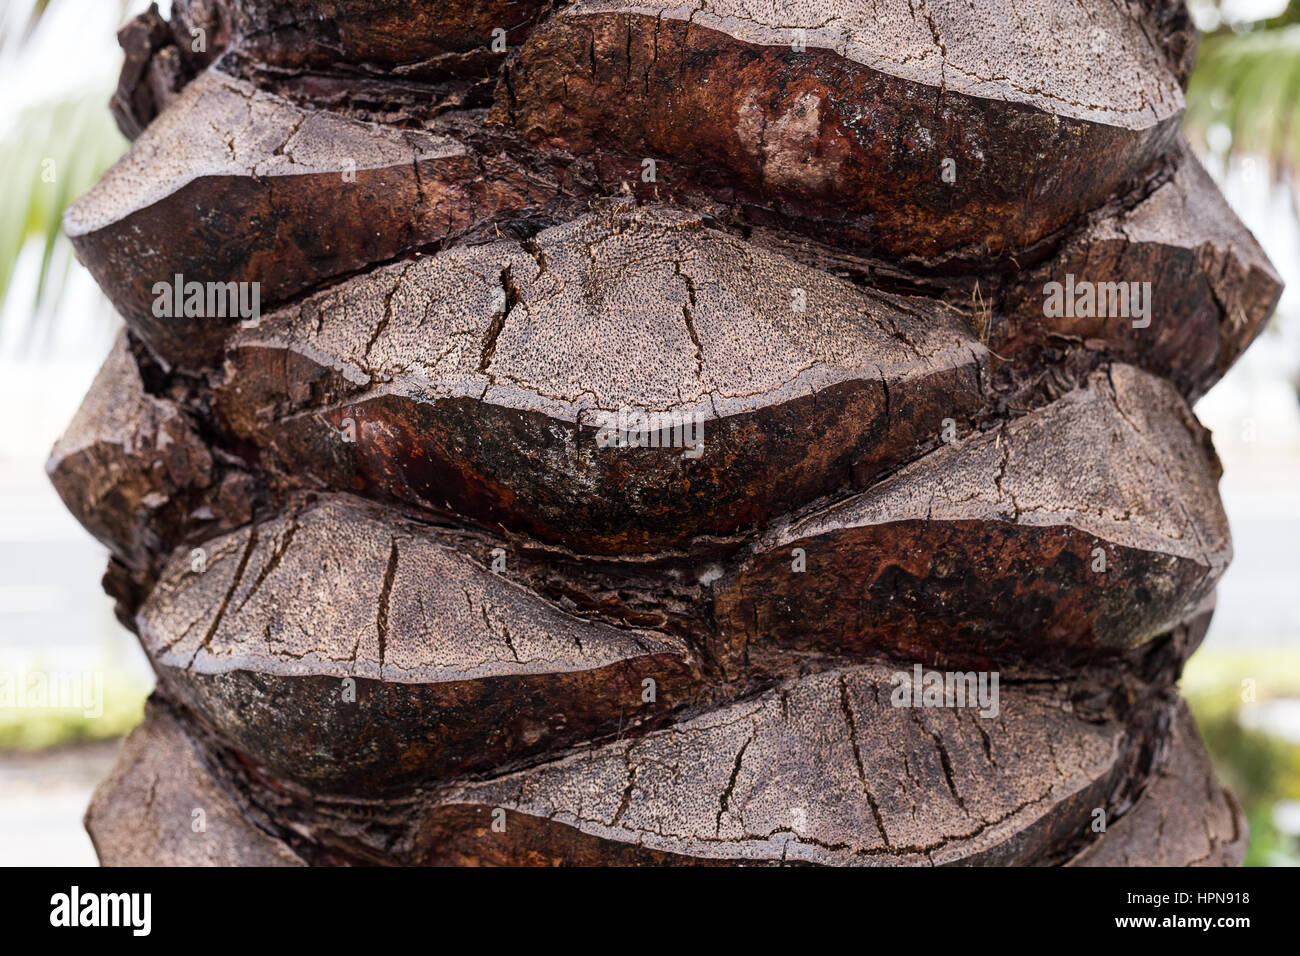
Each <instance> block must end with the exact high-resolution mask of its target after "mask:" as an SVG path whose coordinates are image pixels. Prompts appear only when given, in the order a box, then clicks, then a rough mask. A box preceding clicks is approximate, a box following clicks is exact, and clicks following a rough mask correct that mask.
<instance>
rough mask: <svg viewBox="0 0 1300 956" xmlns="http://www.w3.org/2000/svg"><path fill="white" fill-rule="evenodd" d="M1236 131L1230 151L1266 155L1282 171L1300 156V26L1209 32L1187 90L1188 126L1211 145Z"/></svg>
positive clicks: (1195, 136)
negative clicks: (1219, 129)
mask: <svg viewBox="0 0 1300 956" xmlns="http://www.w3.org/2000/svg"><path fill="white" fill-rule="evenodd" d="M1218 125H1222V126H1223V127H1225V128H1226V129H1227V130H1228V132H1229V133H1231V137H1232V138H1231V142H1230V144H1229V146H1228V150H1227V151H1228V152H1248V153H1252V154H1256V155H1259V156H1262V157H1264V158H1265V159H1267V160H1268V161H1269V163H1270V165H1271V166H1272V167H1273V168H1274V169H1275V170H1277V171H1278V172H1282V173H1291V172H1293V171H1294V169H1295V166H1296V163H1297V160H1300V24H1296V25H1290V26H1282V27H1279V28H1275V29H1263V30H1255V31H1250V32H1243V33H1232V32H1223V33H1215V34H1212V35H1210V36H1207V37H1206V38H1205V39H1204V40H1203V42H1202V44H1201V51H1200V55H1199V57H1198V59H1197V64H1196V69H1195V70H1194V71H1193V72H1192V78H1191V83H1190V84H1189V86H1188V90H1187V120H1186V129H1187V132H1188V135H1190V136H1191V137H1192V138H1193V140H1195V141H1198V142H1199V143H1200V144H1202V145H1207V135H1209V134H1210V131H1211V130H1212V129H1213V128H1214V127H1216V126H1218Z"/></svg>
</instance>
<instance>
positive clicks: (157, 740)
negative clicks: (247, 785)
mask: <svg viewBox="0 0 1300 956" xmlns="http://www.w3.org/2000/svg"><path fill="white" fill-rule="evenodd" d="M196 811H201V812H202V822H203V828H202V829H199V828H196V827H195V823H196V821H197V820H198V817H196V815H195V814H196ZM86 830H87V831H88V832H89V833H90V839H91V842H92V843H94V845H95V852H96V853H97V854H98V855H99V862H100V864H101V865H102V866H303V865H305V864H304V862H303V860H302V859H301V858H300V857H299V856H298V855H297V854H296V853H294V852H293V850H291V849H290V848H289V847H288V846H287V845H286V844H284V843H283V842H282V841H280V840H278V839H276V838H275V837H273V836H271V835H270V834H267V833H264V832H263V831H261V830H259V829H258V828H257V827H256V826H254V825H253V824H252V823H251V822H250V821H249V820H248V818H247V817H246V816H245V815H244V811H243V808H242V807H241V806H240V805H239V804H238V803H237V802H236V801H235V800H234V799H233V798H231V797H230V795H229V794H227V793H226V792H225V790H223V789H222V788H221V787H220V785H219V784H218V783H217V782H216V780H214V779H213V777H212V776H211V774H210V773H209V772H208V770H207V768H206V767H205V766H204V765H203V763H202V761H201V760H200V758H199V755H198V752H197V751H196V749H195V744H194V742H193V741H192V740H191V739H190V737H189V736H188V734H187V733H186V732H185V730H184V729H183V728H182V727H181V725H180V723H179V722H178V721H177V719H176V718H175V716H173V714H172V712H171V710H170V708H169V707H168V706H167V705H166V704H165V703H164V702H162V701H161V700H159V699H158V698H157V697H156V696H155V697H152V698H150V700H149V702H148V703H147V704H146V705H145V714H144V722H143V723H141V724H140V725H139V726H138V727H136V728H135V730H133V731H131V734H130V736H128V737H127V738H126V742H125V743H124V744H123V745H122V753H121V756H119V757H118V760H117V766H116V767H114V769H113V772H112V774H111V775H110V776H109V777H108V779H106V780H105V781H104V782H103V783H101V784H100V785H99V786H98V787H97V788H96V789H95V795H94V797H93V798H92V799H91V801H90V809H88V810H87V811H86Z"/></svg>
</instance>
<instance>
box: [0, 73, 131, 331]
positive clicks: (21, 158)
mask: <svg viewBox="0 0 1300 956" xmlns="http://www.w3.org/2000/svg"><path fill="white" fill-rule="evenodd" d="M107 98H108V97H107V94H105V93H103V92H96V93H93V94H90V95H87V96H83V97H81V98H80V99H74V100H68V101H65V102H58V103H52V104H49V105H46V106H41V107H37V108H33V109H30V110H28V111H26V112H25V113H24V114H22V116H20V117H19V119H18V121H17V122H16V123H15V124H14V127H13V129H12V130H11V132H10V133H9V134H8V135H6V137H5V141H4V145H3V146H2V147H0V169H4V170H5V172H6V174H7V176H8V180H9V188H7V189H5V190H4V191H3V192H0V302H3V301H4V300H5V297H6V296H7V294H8V291H9V283H10V281H11V280H12V278H13V271H14V266H15V264H16V263H17V260H18V256H19V254H20V253H21V252H22V251H23V249H24V248H25V246H26V245H27V243H28V242H29V241H32V240H35V241H38V242H40V243H41V275H40V281H39V282H38V284H37V299H36V302H34V303H33V311H35V308H38V307H39V306H40V305H41V304H42V303H43V302H44V301H45V299H46V298H47V297H50V296H53V297H54V298H55V299H57V297H58V295H59V294H60V292H61V289H62V284H61V282H56V281H52V279H53V278H54V277H52V276H51V275H50V274H49V270H50V263H51V261H52V257H53V254H54V249H55V245H56V243H58V242H60V241H63V240H61V231H60V230H61V223H62V218H63V210H64V209H66V208H67V206H68V205H69V204H70V203H71V202H72V201H73V200H74V199H75V198H76V197H77V196H79V195H80V194H81V193H82V192H84V191H85V190H86V189H87V188H89V187H90V185H91V183H93V182H94V181H95V180H96V179H98V178H99V176H100V174H101V173H102V172H103V171H104V170H105V169H107V168H108V167H109V166H110V165H111V164H112V163H113V161H114V160H116V159H117V157H118V156H120V155H121V154H122V152H123V150H124V149H125V148H126V140H125V139H124V138H123V137H122V135H121V134H120V133H119V132H118V130H117V127H116V126H115V125H114V123H113V120H112V117H111V116H110V115H109V112H108V109H107V106H106V101H107Z"/></svg>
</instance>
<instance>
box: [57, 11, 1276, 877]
mask: <svg viewBox="0 0 1300 956" xmlns="http://www.w3.org/2000/svg"><path fill="white" fill-rule="evenodd" d="M821 6H824V7H825V9H824V10H822V9H814V8H817V7H818V4H811V5H808V4H805V5H804V7H803V8H800V10H799V11H798V12H795V13H790V14H788V15H786V16H785V17H783V20H790V21H792V22H781V23H772V22H768V21H767V20H765V19H763V18H762V17H761V16H759V15H758V14H755V13H753V12H752V9H751V8H752V5H748V4H745V3H742V2H741V0H721V2H710V3H708V4H704V3H700V2H695V0H686V2H683V3H681V4H679V5H678V6H676V7H667V8H663V9H662V10H660V9H659V8H658V7H655V8H654V9H653V10H652V9H651V8H647V7H643V6H639V5H637V4H632V3H619V2H613V0H609V2H606V0H578V2H575V3H556V2H543V0H497V2H491V3H452V4H446V3H437V4H435V3H432V2H425V0H387V2H382V0H342V2H339V0H334V2H331V3H328V4H326V3H324V2H323V0H295V2H293V3H268V2H264V0H181V2H178V3H177V4H176V5H175V8H174V10H173V13H172V19H171V21H170V23H168V22H166V21H164V20H162V18H161V17H160V16H159V15H158V14H157V13H156V11H151V12H150V13H147V14H145V15H144V16H143V17H142V18H140V19H139V20H137V21H136V22H135V23H133V24H131V25H128V26H127V27H126V28H124V30H123V32H122V41H123V45H124V46H125V47H126V49H127V65H126V68H125V70H124V73H123V80H122V85H121V87H120V88H119V90H118V93H117V96H116V98H115V101H114V109H115V113H116V115H117V116H118V119H119V122H120V124H121V125H122V128H123V130H124V132H126V133H127V134H128V135H132V136H133V137H135V142H134V145H133V147H132V149H131V151H130V153H129V154H128V155H127V156H126V157H125V158H124V159H123V160H122V161H121V162H120V163H119V164H118V165H117V166H115V167H114V168H113V169H111V170H109V172H108V173H106V174H105V176H104V177H103V178H102V179H101V180H100V181H99V183H98V184H96V185H95V186H94V187H93V188H92V189H91V190H90V191H89V192H88V193H87V194H86V195H85V196H84V197H83V198H82V199H81V200H80V201H79V202H78V203H77V204H76V205H74V206H73V207H72V208H71V209H70V210H69V213H68V215H67V217H66V220H65V228H66V231H67V233H68V235H69V236H70V237H71V238H72V240H73V242H74V244H75V246H76V248H77V250H78V253H79V255H80V257H81V259H82V261H83V262H84V263H85V265H86V266H87V268H88V269H90V271H91V272H92V274H93V275H94V276H95V277H96V279H97V280H98V281H99V283H100V284H101V286H102V287H103V288H104V290H105V291H106V292H107V293H108V295H109V296H110V297H111V298H112V300H113V302H114V304H115V305H116V307H117V308H118V309H119V311H120V312H121V313H122V315H123V316H124V318H125V319H126V323H127V329H128V330H127V333H126V334H124V336H123V338H122V339H121V341H120V342H119V343H118V345H117V347H116V349H115V350H114V352H113V354H112V355H111V356H110V358H109V360H108V362H107V363H106V365H105V367H104V369H103V371H102V373H101V375H100V377H99V379H98V380H97V381H96V383H95V385H94V386H93V388H92V391H91V394H90V395H89V396H88V397H87V400H86V404H85V405H84V406H83V408H82V410H81V412H80V413H79V414H78V416H77V419H76V421H75V422H74V423H73V425H72V427H71V428H70V430H69V432H68V434H67V435H66V436H65V437H64V438H63V439H62V440H61V441H60V443H59V445H58V446H57V447H56V448H55V450H54V454H53V457H52V460H51V463H50V473H51V476H52V479H53V481H54V483H55V485H56V487H57V488H58V489H59V492H60V494H61V495H62V496H63V498H64V500H65V501H66V502H67V504H68V506H69V508H70V509H71V510H72V511H73V512H74V513H75V514H76V515H77V517H78V518H79V519H80V520H81V521H82V522H83V523H84V524H85V525H86V526H87V527H88V528H89V529H90V530H91V531H92V532H94V533H95V534H96V536H97V537H99V538H100V540H102V541H104V542H105V543H106V544H107V545H108V546H109V547H110V548H111V549H112V551H113V555H114V556H113V559H112V562H111V565H110V568H109V572H108V574H107V575H106V578H105V584H106V587H107V588H108V590H109V591H110V593H112V594H113V595H114V597H115V598H116V599H117V601H118V610H119V614H120V616H121V617H122V619H123V620H124V621H126V622H127V623H128V624H129V626H131V627H132V628H133V629H135V631H136V633H137V634H138V635H139V637H140V640H141V642H142V643H143V645H144V647H145V650H146V651H147V653H148V654H149V657H150V659H151V661H152V662H153V665H154V667H155V670H156V671H157V674H158V690H157V693H156V694H155V696H154V699H153V700H152V701H151V703H150V705H149V708H148V711H147V714H146V719H145V722H144V723H143V724H142V725H141V726H140V728H138V729H137V730H136V731H135V733H134V734H133V735H132V737H131V739H130V741H129V742H128V744H127V746H126V749H125V751H124V753H123V756H122V758H121V761H120V763H119V765H118V767H117V769H116V771H115V772H114V774H113V776H112V777H111V778H110V779H109V780H107V781H105V783H104V784H103V785H102V786H101V788H100V789H99V791H98V792H97V794H96V796H95V799H94V802H93V803H92V806H91V808H90V811H89V813H88V815H87V825H88V827H89V829H90V832H91V834H92V836H93V838H94V841H95V845H96V848H97V850H98V852H99V854H100V857H101V860H103V861H104V862H105V863H109V864H133V863H148V864H194V863H201V862H219V863H228V864H276V865H278V864H291V865H296V864H308V865H324V864H348V863H383V864H405V865H420V864H442V863H466V864H478V863H498V864H507V865H519V864H556V863H568V864H575V863H576V864H656V865H681V864H729V863H765V864H784V863H813V864H823V865H850V864H898V865H913V864H916V865H930V864H935V863H964V864H973V865H1012V864H1016V865H1018V864H1035V865H1037V864H1071V865H1108V864H1115V863H1122V864H1149V863H1158V864H1163V865H1188V864H1192V863H1201V864H1204V863H1213V864H1221V865H1224V864H1226V865H1231V864H1235V863H1237V862H1239V861H1240V859H1241V857H1242V854H1243V853H1244V848H1245V839H1246V833H1245V825H1244V820H1243V818H1242V815H1241V812H1240V809H1239V808H1238V807H1237V805H1236V803H1235V801H1234V800H1233V798H1232V797H1231V795H1230V794H1228V793H1227V792H1226V791H1224V790H1223V789H1222V788H1221V787H1220V786H1219V784H1218V783H1217V781H1215V779H1214V775H1213V771H1212V770H1211V769H1210V767H1209V765H1208V762H1207V760H1206V757H1205V753H1204V751H1203V749H1202V748H1201V745H1200V742H1199V738H1198V735H1197V732H1196V728H1195V726H1194V724H1193V723H1192V720H1191V717H1190V715H1189V714H1188V713H1187V711H1186V708H1185V707H1184V706H1183V705H1182V704H1181V702H1180V701H1179V699H1178V696H1177V692H1176V689H1175V683H1176V681H1177V679H1178V676H1179V674H1180V672H1181V668H1182V665H1183V663H1184V661H1185V660H1186V659H1187V657H1188V656H1189V655H1190V654H1191V652H1192V651H1193V650H1194V649H1195V648H1196V646H1197V645H1198V644H1199V642H1200V640H1201V639H1202V638H1203V636H1204V634H1205V630H1206V628H1207V626H1208V623H1209V620H1210V616H1211V614H1212V611H1213V606H1214V590H1215V584H1216V582H1217V580H1218V578H1219V577H1220V576H1221V575H1222V573H1223V571H1224V569H1225V567H1226V566H1227V563H1228V561H1229V560H1230V557H1231V543H1230V538H1229V534H1228V529H1227V522H1226V518H1225V516H1224V514H1223V509H1222V506H1221V504H1220V502H1219V498H1218V492H1217V482H1218V478H1219V470H1220V469H1219V465H1218V460H1217V458H1216V457H1215V454H1214V451H1213V447H1212V445H1211V443H1210V440H1209V436H1208V434H1207V433H1206V431H1205V430H1204V429H1203V428H1202V427H1201V426H1200V425H1199V423H1198V422H1197V421H1196V419H1195V417H1194V415H1193V414H1192V412H1191V410H1190V407H1189V402H1191V401H1192V400H1194V399H1195V398H1196V397H1198V396H1199V395H1201V394H1203V393H1204V391H1205V390H1206V389H1208V388H1209V387H1210V385H1212V384H1213V383H1214V382H1215V381H1216V380H1217V379H1218V378H1219V377H1220V376H1221V375H1222V374H1223V373H1224V371H1225V370H1226V369H1227V368H1228V367H1229V366H1230V365H1231V363H1232V362H1233V361H1234V360H1235V359H1236V358H1237V356H1238V355H1239V354H1240V353H1241V351H1242V350H1243V349H1244V348H1245V347H1246V346H1247V345H1249V343H1250V342H1251V341H1252V339H1253V338H1254V337H1255V335H1256V334H1257V333H1258V332H1259V330H1260V328H1261V326H1262V324H1263V323H1264V321H1265V319H1266V318H1267V317H1268V315H1269V314H1270V312H1271V311H1272V309H1273V307H1274V305H1275V304H1276V302H1277V298H1278V296H1279V294H1280V282H1279V280H1278V278H1277V276H1276V274H1275V272H1274V271H1273V269H1272V267H1271V266H1270V264H1269V263H1268V261H1267V259H1266V258H1265V256H1264V254H1263V252H1262V251H1261V250H1260V248H1259V246H1258V245H1257V244H1256V243H1255V241H1254V239H1253V238H1252V237H1251V236H1250V234H1249V233H1248V232H1247V231H1246V229H1245V228H1244V227H1243V226H1242V225H1241V224H1240V223H1239V222H1238V221H1237V219H1236V218H1235V217H1234V215H1233V214H1232V212H1231V211H1230V210H1229V209H1228V207H1227V206H1226V204H1225V203H1224V202H1223V201H1222V199H1221V197H1220V196H1219V195H1218V192H1217V190H1216V189H1215V187H1214V185H1213V183H1212V182H1211V181H1210V180H1209V178H1208V177H1207V176H1206V174H1205V173H1204V171H1203V170H1202V169H1201V168H1200V167H1199V165H1198V164H1197V160H1196V159H1195V157H1194V156H1192V154H1191V153H1190V151H1189V150H1188V149H1187V148H1186V145H1185V143H1184V142H1183V141H1182V140H1181V137H1180V134H1179V123H1180V119H1181V116H1182V111H1183V94H1182V87H1183V85H1185V83H1186V80H1187V76H1188V72H1189V68H1190V62H1191V57H1192V54H1193V51H1194V49H1195V34H1194V32H1193V31H1192V28H1191V26H1190V21H1189V20H1188V18H1187V16H1186V12H1185V9H1184V8H1183V6H1182V4H1181V3H1173V2H1151V3H1147V4H1139V3H1126V4H1118V5H1117V4H1114V3H1109V2H1107V3H1096V4H1083V5H1080V4H1077V3H1064V2H1057V0H1047V2H1046V3H1044V4H1040V5H1039V8H1036V12H1035V15H1034V18H1033V19H1032V20H1029V19H1022V18H1021V17H1020V16H1019V14H1018V13H1017V11H1016V9H1015V5H1014V4H1012V3H1010V2H1007V3H1002V2H994V3H989V4H984V5H983V6H982V8H981V12H980V15H979V18H973V17H972V15H971V13H970V10H969V9H968V6H967V5H966V4H958V3H949V2H946V0H930V2H927V3H920V2H917V3H915V4H913V3H907V2H901V0H900V2H892V0H891V2H885V3H880V4H874V5H844V4H833V3H829V2H827V3H824V4H822V5H821ZM326 7H328V8H329V10H330V11H332V15H331V16H328V17H323V16H322V11H324V10H325V8H326ZM200 41H201V42H200ZM199 46H201V47H202V49H198V47H199ZM146 797H147V799H146ZM196 808H197V809H196ZM1152 821H1156V822H1152ZM200 823H201V825H200ZM1157 834H1158V835H1157Z"/></svg>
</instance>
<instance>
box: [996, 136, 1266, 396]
mask: <svg viewBox="0 0 1300 956" xmlns="http://www.w3.org/2000/svg"><path fill="white" fill-rule="evenodd" d="M1067 276H1070V277H1073V278H1072V279H1071V280H1070V282H1071V285H1070V286H1069V288H1070V289H1074V290H1077V291H1076V292H1075V293H1074V294H1073V295H1071V294H1070V293H1068V292H1067V291H1066V288H1067V287H1066V283H1067ZM1052 282H1055V283H1058V284H1059V285H1060V301H1059V302H1057V303H1056V306H1057V308H1056V309H1055V311H1056V312H1057V313H1058V314H1056V315H1053V316H1051V317H1049V316H1048V315H1047V314H1046V309H1047V305H1048V301H1049V295H1048V294H1047V292H1048V289H1047V285H1048V283H1052ZM1142 283H1148V284H1149V285H1146V286H1145V287H1144V286H1143V285H1141V284H1142ZM1135 291H1136V292H1137V293H1138V295H1139V296H1140V298H1141V301H1142V302H1144V303H1145V304H1146V307H1147V309H1148V313H1147V314H1146V315H1145V316H1139V315H1138V314H1137V312H1136V311H1135V308H1134V305H1135V302H1136V300H1134V299H1133V298H1132V293H1133V292H1135ZM1281 294H1282V280H1281V279H1280V278H1279V277H1278V274H1277V272H1276V271H1275V270H1274V269H1273V266H1272V264H1271V263H1270V262H1269V261H1268V257H1267V256H1266V255H1265V254H1264V250H1263V249H1261V248H1260V246H1259V243H1258V242H1256V241H1255V237H1254V236H1252V235H1251V234H1250V231H1249V230H1248V229H1246V227H1245V226H1244V225H1243V224H1242V223H1241V221H1240V220H1239V219H1238V218H1237V215H1236V213H1234V212H1233V211H1232V209H1231V208H1230V207H1229V206H1228V204H1227V202H1226V201H1225V200H1224V198H1223V196H1222V194H1221V193H1220V192H1219V190H1218V187H1217V186H1215V185H1214V181H1213V180H1211V179H1210V177H1209V175H1208V174H1207V173H1206V172H1205V170H1204V169H1203V168H1202V166H1201V164H1200V162H1199V160H1197V158H1196V157H1195V156H1194V155H1193V154H1192V152H1191V150H1190V149H1189V148H1188V147H1187V144H1186V142H1183V143H1182V145H1181V148H1180V159H1179V165H1178V168H1177V170H1176V172H1175V173H1174V175H1173V177H1172V178H1171V179H1170V180H1169V181H1168V182H1167V183H1165V184H1164V185H1162V186H1160V187H1159V188H1158V189H1156V191H1155V192H1153V193H1152V194H1151V195H1150V196H1148V197H1147V198H1146V199H1144V200H1143V201H1142V202H1141V203H1140V204H1139V205H1138V206H1136V207H1135V208H1133V209H1130V210H1125V211H1121V212H1118V213H1112V214H1108V215H1106V216H1105V217H1104V218H1099V219H1097V220H1096V221H1094V222H1093V223H1092V224H1090V225H1089V226H1088V227H1086V228H1085V229H1083V230H1081V231H1080V232H1079V233H1077V234H1076V235H1075V236H1074V237H1073V238H1071V239H1070V240H1069V242H1068V243H1067V244H1066V246H1065V247H1064V248H1063V249H1062V250H1061V251H1060V253H1059V254H1057V256H1056V257H1055V258H1054V259H1053V260H1052V261H1051V262H1049V263H1047V264H1045V265H1043V266H1041V267H1039V268H1037V269H1035V270H1034V271H1033V272H1032V273H1030V274H1029V277H1028V278H1027V279H1025V280H1023V281H1022V283H1021V284H1020V286H1019V288H1018V289H1016V290H1013V292H1012V293H1011V294H1010V295H1009V296H1008V298H1007V301H1006V302H1005V303H1004V306H1003V309H1002V313H1004V314H999V315H997V316H995V317H994V319H993V325H992V328H993V332H992V338H991V340H990V347H991V349H992V350H993V351H994V352H995V353H996V354H998V355H1000V356H1005V357H1006V358H1007V359H1008V360H1009V361H1012V362H1021V363H1024V362H1025V361H1027V360H1028V359H1029V358H1031V357H1032V356H1033V351H1032V349H1033V348H1034V347H1041V346H1042V345H1043V344H1044V343H1046V342H1057V343H1060V342H1083V343H1085V344H1087V345H1088V346H1089V347H1090V348H1094V349H1098V350H1101V351H1104V352H1105V353H1106V354H1107V355H1108V356H1111V357H1113V358H1116V359H1119V360H1121V361H1127V362H1132V363H1134V364H1141V365H1142V366H1143V367H1144V368H1147V369H1148V370H1150V371H1153V372H1156V373H1157V374H1160V375H1163V376H1165V377H1168V378H1170V379H1171V380H1172V381H1173V382H1174V383H1175V384H1176V385H1178V387H1179V388H1180V389H1181V390H1182V391H1183V392H1184V394H1187V395H1189V396H1191V397H1193V398H1195V397H1198V396H1200V395H1202V394H1204V393H1205V392H1206V391H1207V390H1208V389H1209V387H1210V386H1211V385H1213V384H1214V383H1215V382H1216V381H1218V380H1219V378H1221V377H1222V376H1223V374H1224V372H1226V371H1227V370H1228V368H1229V367H1230V366H1231V365H1232V363H1233V362H1235V361H1236V360H1237V357H1238V356H1240V355H1241V353H1242V352H1243V351H1245V349H1246V347H1247V346H1249V345H1250V343H1251V342H1253V341H1254V339H1255V337H1256V336H1257V335H1258V334H1259V332H1260V331H1261V329H1263V327H1264V323H1265V320H1267V318H1268V317H1269V316H1270V315H1271V314H1272V313H1273V309H1274V307H1275V306H1276V305H1277V301H1278V298H1279V297H1280V296H1281ZM1089 295H1091V296H1093V297H1094V298H1093V299H1091V300H1089V299H1088V296H1089ZM1066 300H1068V303H1067V301H1066ZM1062 311H1068V314H1059V313H1061V312H1062ZM1080 312H1086V313H1090V314H1087V315H1080V314H1079V313H1080ZM1094 313H1104V314H1100V315H1098V314H1094ZM1147 323H1149V324H1147ZM1139 326H1141V327H1139Z"/></svg>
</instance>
